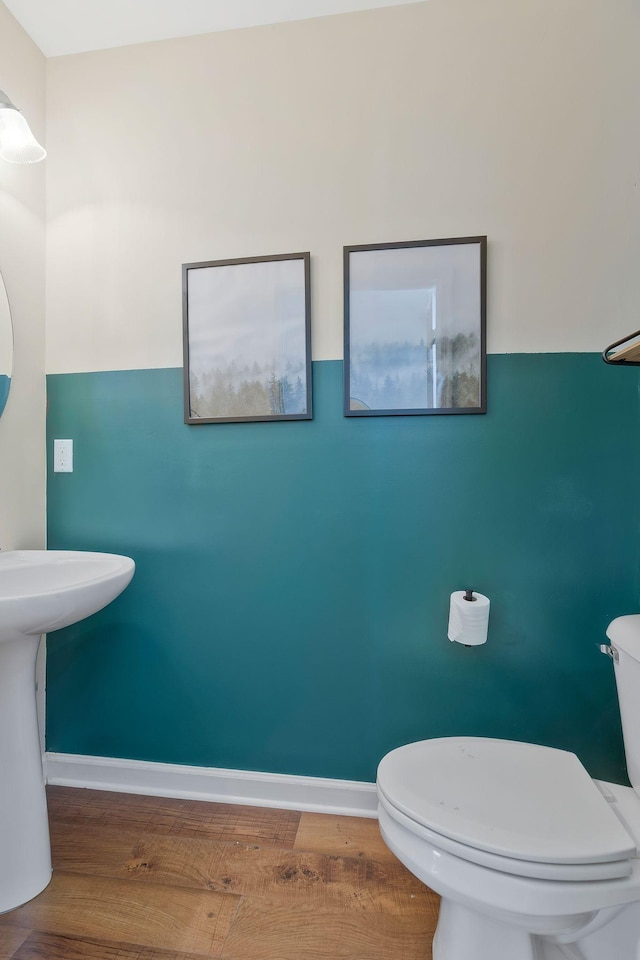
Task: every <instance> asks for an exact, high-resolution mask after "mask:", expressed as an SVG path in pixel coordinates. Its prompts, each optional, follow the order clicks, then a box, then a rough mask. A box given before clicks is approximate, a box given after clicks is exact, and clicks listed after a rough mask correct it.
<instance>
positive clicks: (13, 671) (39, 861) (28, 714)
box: [0, 550, 135, 913]
mask: <svg viewBox="0 0 640 960" xmlns="http://www.w3.org/2000/svg"><path fill="white" fill-rule="evenodd" d="M134 570H135V563H134V562H133V560H132V559H131V558H130V557H121V556H118V555H117V554H113V553H85V552H84V551H82V550H7V551H2V552H1V553H0V913H5V912H6V911H7V910H13V909H15V907H19V906H20V904H21V903H26V901H27V900H31V899H32V897H35V896H37V894H39V893H40V891H41V890H44V888H45V887H46V885H47V884H48V883H49V880H50V879H51V853H50V848H49V822H48V818H47V799H46V796H45V792H44V777H43V774H42V757H41V755H40V738H39V736H38V717H37V710H36V685H35V679H36V656H37V653H38V646H39V645H40V637H41V635H42V634H43V633H51V632H52V631H53V630H61V629H62V628H63V627H68V626H69V625H70V624H72V623H77V622H78V621H79V620H83V619H84V618H85V617H90V616H91V615H92V614H94V613H97V612H98V610H102V608H103V607H106V605H107V604H108V603H111V601H112V600H114V599H115V598H116V597H117V596H118V594H120V593H122V591H123V590H124V588H125V587H126V586H127V584H128V583H129V581H130V580H131V577H132V576H133V571H134Z"/></svg>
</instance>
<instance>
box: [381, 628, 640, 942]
mask: <svg viewBox="0 0 640 960" xmlns="http://www.w3.org/2000/svg"><path fill="white" fill-rule="evenodd" d="M607 636H608V637H609V639H610V641H611V646H610V647H606V648H604V649H605V651H606V652H609V653H610V655H611V656H612V658H613V661H614V666H615V677H616V683H617V688H618V698H619V701H620V713H621V717H622V726H623V732H624V743H625V751H626V756H627V766H628V771H629V779H630V781H631V783H632V784H633V788H631V787H623V786H619V785H618V784H614V783H604V782H601V781H595V780H592V779H591V778H590V777H589V775H588V773H587V772H586V770H585V769H584V767H583V766H582V764H581V763H580V761H579V760H578V758H577V757H576V756H575V755H574V754H572V753H567V752H565V751H564V750H555V749H553V748H551V747H541V746H536V745H534V744H530V743H515V742H512V741H509V740H490V739H484V738H481V737H449V738H445V739H439V740H423V741H421V742H419V743H410V744H408V745H407V746H404V747H399V748H398V749H397V750H392V751H391V753H389V754H387V756H386V757H384V758H383V760H382V761H381V763H380V766H379V767H378V780H377V789H378V814H379V822H380V830H381V833H382V836H383V838H384V840H385V842H386V844H387V846H388V847H390V849H391V850H392V851H393V852H394V853H395V854H396V856H397V857H398V858H399V859H400V860H401V861H402V863H404V865H405V866H406V867H407V868H408V869H409V870H410V871H411V872H412V873H413V874H415V876H416V877H418V878H419V879H420V880H422V881H423V883H425V884H427V885H428V886H429V887H431V889H432V890H435V891H436V892H437V893H439V894H440V895H441V897H442V902H441V905H440V917H439V920H438V927H437V930H436V936H435V940H434V944H433V957H434V960H563V958H567V957H568V958H571V960H640V859H639V858H638V851H639V848H640V615H634V616H627V617H619V618H618V619H617V620H614V621H613V623H611V625H610V626H609V629H608V630H607Z"/></svg>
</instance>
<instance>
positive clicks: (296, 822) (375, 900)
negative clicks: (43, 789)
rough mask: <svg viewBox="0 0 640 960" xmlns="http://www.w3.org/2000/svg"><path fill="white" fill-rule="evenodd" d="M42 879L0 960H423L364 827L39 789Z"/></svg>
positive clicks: (399, 890)
mask: <svg viewBox="0 0 640 960" xmlns="http://www.w3.org/2000/svg"><path fill="white" fill-rule="evenodd" d="M48 800H49V819H50V823H51V844H52V853H53V866H54V874H53V879H52V881H51V884H50V885H49V886H48V887H47V889H46V890H44V891H43V892H42V893H41V894H40V896H38V897H36V898H35V899H34V900H32V901H31V902H30V903H28V904H25V905H24V906H23V907H20V908H19V909H17V910H14V911H12V912H11V913H8V914H4V916H1V917H0V960H203V958H205V957H214V958H220V960H301V958H304V960H399V958H402V960H431V941H432V938H433V932H434V929H435V925H436V920H437V912H438V898H437V896H436V895H435V894H434V893H432V892H431V891H430V890H428V889H427V888H426V887H424V886H423V885H422V884H421V883H420V882H419V881H418V880H416V879H415V877H413V876H412V874H410V873H409V872H408V871H407V870H405V868H404V867H403V866H402V865H401V864H400V863H399V862H398V861H397V860H396V858H395V857H394V856H393V854H392V853H391V852H390V851H389V850H388V849H387V847H386V846H385V844H384V843H383V841H382V839H381V837H380V834H379V831H378V825H377V822H376V821H375V820H366V819H358V818H356V817H340V816H331V815H325V814H313V813H297V812H293V811H288V810H271V809H265V808H260V807H245V806H236V805H232V804H215V803H204V802H200V801H192V800H169V799H165V798H157V797H139V796H130V795H126V794H116V793H108V792H106V791H97V790H76V789H72V788H69V787H49V788H48Z"/></svg>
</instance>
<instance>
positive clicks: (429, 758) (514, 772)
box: [378, 737, 636, 864]
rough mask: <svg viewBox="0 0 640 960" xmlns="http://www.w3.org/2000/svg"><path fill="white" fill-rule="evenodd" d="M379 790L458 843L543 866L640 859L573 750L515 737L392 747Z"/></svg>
mask: <svg viewBox="0 0 640 960" xmlns="http://www.w3.org/2000/svg"><path fill="white" fill-rule="evenodd" d="M378 790H379V791H380V793H381V794H382V795H383V796H384V797H385V799H386V800H387V801H388V802H389V803H391V804H392V805H393V806H394V807H395V808H396V809H398V810H400V811H401V812H402V813H404V814H405V815H406V816H408V817H410V818H411V819H412V820H414V821H416V822H417V823H420V824H422V825H423V826H425V827H428V828H429V829H431V830H433V831H434V832H436V833H438V834H440V835H442V836H445V837H449V838H451V839H452V840H456V841H458V842H459V843H464V844H467V845H469V846H471V847H476V848H477V849H480V850H486V851H489V852H490V853H495V854H498V855H499V856H504V857H514V858H516V859H520V860H530V861H534V862H540V863H565V864H566V863H576V864H579V863H598V862H602V861H609V860H626V859H628V858H630V857H633V856H635V855H636V846H635V842H634V841H633V839H632V837H631V836H630V834H629V833H627V831H626V830H625V829H624V827H623V825H622V823H621V822H620V820H618V818H617V816H616V815H615V813H614V812H613V811H612V810H611V809H610V807H609V804H608V803H607V801H606V800H605V798H604V797H603V796H602V794H601V793H600V791H599V790H598V788H597V787H596V785H595V783H594V782H593V780H592V779H591V777H590V776H589V774H588V773H587V771H586V770H585V769H584V767H583V766H582V764H581V763H580V761H579V760H578V758H577V757H576V756H575V754H573V753H568V752H567V751H565V750H556V749H553V748H552V747H541V746H537V745H535V744H531V743H516V742H514V741H511V740H490V739H484V738H482V737H447V738H444V739H439V740H422V741H420V742H419V743H410V744H407V745H406V746H404V747H398V749H396V750H392V751H391V753H388V754H387V756H386V757H384V758H383V759H382V761H381V762H380V766H379V767H378Z"/></svg>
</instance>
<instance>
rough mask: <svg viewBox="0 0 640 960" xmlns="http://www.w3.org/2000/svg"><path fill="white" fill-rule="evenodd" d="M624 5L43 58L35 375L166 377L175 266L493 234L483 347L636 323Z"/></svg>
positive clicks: (638, 296) (488, 9)
mask: <svg viewBox="0 0 640 960" xmlns="http://www.w3.org/2000/svg"><path fill="white" fill-rule="evenodd" d="M638 49H640V24H639V19H638V8H637V4H636V3H635V2H634V0H614V2H612V0H518V2H517V3H514V2H513V0H428V2H426V3H417V4H412V5H408V6H402V7H395V8H390V9H382V10H372V11H367V12H362V13H355V14H346V15H340V16H334V17H326V18H321V19H317V20H309V21H302V22H295V23H287V24H280V25H277V26H272V27H259V28H252V29H246V30H237V31H231V32H227V33H216V34H209V35H204V36H198V37H191V38H187V39H180V40H171V41H164V42H159V43H152V44H145V45H141V46H136V47H126V48H121V49H116V50H108V51H101V52H95V53H90V54H82V55H75V56H68V57H61V58H56V59H52V60H49V61H48V73H47V90H48V104H47V121H48V122H47V146H48V149H49V157H48V160H47V177H48V180H47V187H48V258H47V259H48V268H47V269H48V272H47V370H48V372H53V373H57V372H70V371H84V370H99V369H112V368H131V369H132V368H138V367H140V368H145V367H162V366H178V365H180V364H181V363H182V347H181V280H180V265H181V264H182V263H183V262H191V261H199V260H212V259H217V258H227V257H242V256H255V255H261V254H272V253H286V252H296V251H303V250H310V251H311V253H312V323H313V356H314V358H315V359H333V358H339V357H341V356H342V247H343V245H344V244H354V243H371V242H385V241H393V240H411V239H427V238H437V237H454V236H469V235H475V234H484V233H486V234H487V235H488V237H489V291H488V296H489V312H488V346H489V351H490V352H492V353H501V352H511V351H534V352H553V351H574V350H579V351H596V350H601V349H602V348H603V347H604V346H605V345H606V344H607V343H608V342H610V341H611V340H614V339H617V338H619V337H621V336H622V335H624V334H625V333H627V332H629V331H631V330H634V329H636V328H637V327H638V326H640V324H639V323H638V317H639V313H640V311H639V310H638V304H639V303H640V270H638V269H637V264H638V262H640V233H639V227H638V224H640V218H639V213H640V210H639V201H638V177H639V173H640V171H639V163H640V159H639V158H640V110H639V106H640V58H639V57H638V55H637V51H638Z"/></svg>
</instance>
